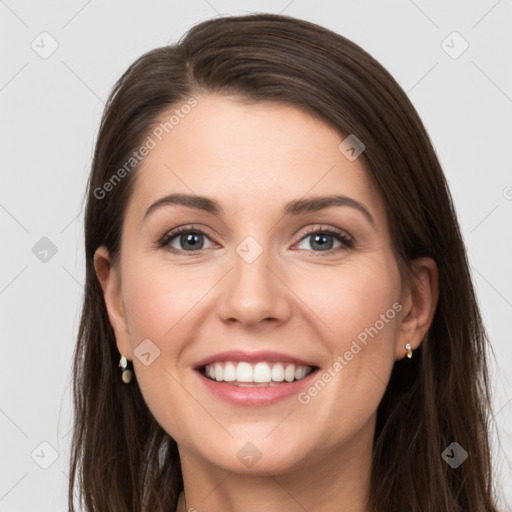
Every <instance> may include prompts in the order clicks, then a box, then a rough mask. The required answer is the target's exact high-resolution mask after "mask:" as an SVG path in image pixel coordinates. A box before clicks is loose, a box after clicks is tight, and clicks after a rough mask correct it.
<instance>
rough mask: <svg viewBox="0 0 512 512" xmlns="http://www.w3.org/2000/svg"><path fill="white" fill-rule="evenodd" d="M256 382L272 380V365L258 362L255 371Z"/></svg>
mask: <svg viewBox="0 0 512 512" xmlns="http://www.w3.org/2000/svg"><path fill="white" fill-rule="evenodd" d="M252 378H253V381H254V382H270V381H271V380H272V376H271V371H270V366H269V365H268V364H267V363H258V364H257V365H256V366H255V367H254V371H253V376H252Z"/></svg>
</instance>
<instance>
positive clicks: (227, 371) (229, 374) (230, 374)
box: [224, 362, 236, 382]
mask: <svg viewBox="0 0 512 512" xmlns="http://www.w3.org/2000/svg"><path fill="white" fill-rule="evenodd" d="M224 380H225V381H226V382H232V381H234V380H236V367H235V365H234V364H233V363H231V362H227V363H226V365H225V366H224Z"/></svg>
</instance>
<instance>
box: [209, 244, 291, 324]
mask: <svg viewBox="0 0 512 512" xmlns="http://www.w3.org/2000/svg"><path fill="white" fill-rule="evenodd" d="M269 252H270V251H266V250H264V251H263V252H262V253H261V254H260V255H259V256H258V257H257V258H256V259H255V260H254V261H252V262H251V260H250V259H244V257H242V256H240V254H238V253H237V252H235V254H234V257H233V268H232V269H231V271H230V272H229V273H228V275H227V276H226V277H225V278H224V279H223V280H222V281H221V283H219V284H220V285H221V286H222V288H221V293H220V295H219V297H218V302H217V314H218V316H219V318H220V319H221V320H222V321H224V322H229V323H236V322H238V323H239V324H241V325H243V326H244V327H247V328H249V327H254V326H257V325H259V324H267V323H269V322H270V323H274V324H276V325H279V324H282V323H284V322H286V321H287V320H288V319H289V317H290V315H291V312H292V301H293V293H292V292H291V290H290V289H289V288H288V287H287V286H286V276H285V275H284V271H283V270H282V269H281V267H280V265H279V264H278V262H276V260H275V259H274V258H272V257H271V255H270V254H269ZM241 254H242V253H241Z"/></svg>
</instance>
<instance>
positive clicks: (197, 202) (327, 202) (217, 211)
mask: <svg viewBox="0 0 512 512" xmlns="http://www.w3.org/2000/svg"><path fill="white" fill-rule="evenodd" d="M165 205H182V206H186V207H188V208H193V209H195V210H201V211H205V212H207V213H211V214H213V215H217V216H219V217H222V216H223V215H224V209H223V208H222V206H221V204H220V203H219V202H218V201H217V200H216V199H213V198H210V197H205V196H197V195H189V194H170V195H168V196H165V197H162V198H160V199H158V200H156V201H155V202H154V203H153V204H152V205H151V206H150V207H149V208H148V209H147V210H146V213H145V214H144V217H143V219H142V220H143V222H144V220H146V218H147V217H148V216H149V215H150V214H151V213H152V212H154V211H155V210H157V209H158V208H161V207H162V206H165ZM331 206H348V207H351V208H355V209H356V210H358V211H359V212H361V213H362V214H363V215H364V216H365V217H366V220H368V222H369V223H370V224H371V225H372V226H373V227H375V220H374V219H373V217H372V216H371V214H370V212H369V211H368V209H367V208H366V207H365V206H363V204H361V203H360V202H359V201H356V200H355V199H352V198H351V197H347V196H342V195H331V196H322V197H312V198H308V199H295V200H293V201H290V202H289V203H287V204H286V205H285V206H284V208H283V211H282V215H283V216H286V215H288V216H290V215H291V216H298V215H301V214H304V213H309V212H317V211H320V210H323V209H325V208H329V207H331Z"/></svg>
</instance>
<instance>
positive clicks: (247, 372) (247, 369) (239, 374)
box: [215, 363, 254, 382]
mask: <svg viewBox="0 0 512 512" xmlns="http://www.w3.org/2000/svg"><path fill="white" fill-rule="evenodd" d="M218 364H219V363H217V364H216V365H215V366H217V365H218ZM219 366H220V365H219ZM236 380H237V381H238V382H254V380H253V378H252V366H251V365H250V364H249V363H238V366H237V367H236Z"/></svg>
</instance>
